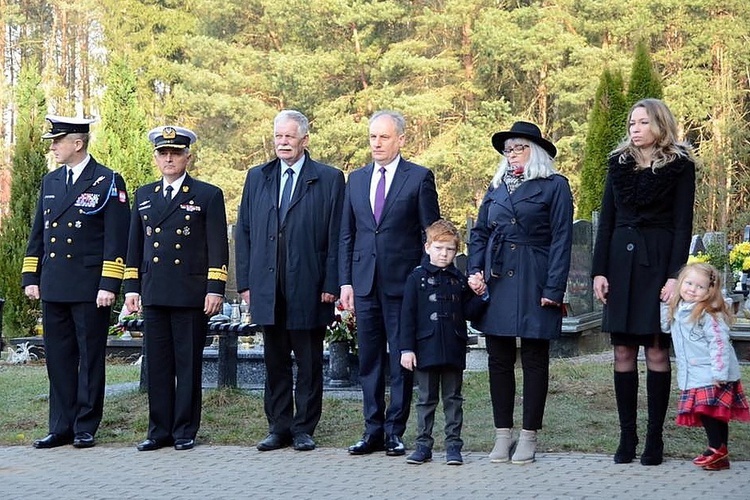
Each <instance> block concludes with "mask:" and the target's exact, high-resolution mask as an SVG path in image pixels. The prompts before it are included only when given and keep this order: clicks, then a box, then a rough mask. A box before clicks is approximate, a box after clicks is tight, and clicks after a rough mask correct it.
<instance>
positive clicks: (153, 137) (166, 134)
mask: <svg viewBox="0 0 750 500" xmlns="http://www.w3.org/2000/svg"><path fill="white" fill-rule="evenodd" d="M196 139H197V137H196V136H195V132H193V131H192V130H189V129H186V128H182V127H173V126H171V125H165V126H163V127H156V128H155V129H153V130H151V131H150V132H149V133H148V140H149V141H151V142H152V143H153V145H154V149H161V148H174V149H185V148H187V147H190V145H191V144H193V143H194V142H195V141H196Z"/></svg>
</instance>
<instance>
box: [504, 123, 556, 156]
mask: <svg viewBox="0 0 750 500" xmlns="http://www.w3.org/2000/svg"><path fill="white" fill-rule="evenodd" d="M516 138H521V139H528V140H529V141H531V142H533V143H534V144H537V145H538V146H540V147H541V148H542V149H544V150H545V151H546V152H547V153H549V155H550V156H551V157H552V158H554V157H555V156H557V148H556V147H555V145H554V144H552V143H551V142H549V141H548V140H547V139H545V138H544V137H542V131H541V130H539V127H537V126H536V125H534V124H533V123H529V122H516V123H514V124H513V126H512V127H510V130H506V131H504V132H497V133H496V134H495V135H493V136H492V146H494V148H495V149H496V150H497V152H498V153H500V154H503V149H504V148H505V141H507V140H508V139H516Z"/></svg>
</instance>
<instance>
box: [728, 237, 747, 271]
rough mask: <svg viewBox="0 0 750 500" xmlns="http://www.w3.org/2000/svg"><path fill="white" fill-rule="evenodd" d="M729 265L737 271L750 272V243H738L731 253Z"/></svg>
mask: <svg viewBox="0 0 750 500" xmlns="http://www.w3.org/2000/svg"><path fill="white" fill-rule="evenodd" d="M729 265H731V266H732V269H734V270H735V271H747V270H750V242H748V241H743V242H742V243H737V244H736V245H735V246H734V247H732V250H731V251H730V252H729Z"/></svg>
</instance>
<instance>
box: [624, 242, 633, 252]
mask: <svg viewBox="0 0 750 500" xmlns="http://www.w3.org/2000/svg"><path fill="white" fill-rule="evenodd" d="M634 248H635V245H633V244H632V243H628V245H627V246H626V247H625V250H627V251H628V252H632V251H633V249H634Z"/></svg>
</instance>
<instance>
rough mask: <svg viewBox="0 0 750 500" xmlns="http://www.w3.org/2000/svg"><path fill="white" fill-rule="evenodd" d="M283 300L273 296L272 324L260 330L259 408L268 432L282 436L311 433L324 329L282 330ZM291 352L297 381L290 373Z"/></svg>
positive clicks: (317, 411)
mask: <svg viewBox="0 0 750 500" xmlns="http://www.w3.org/2000/svg"><path fill="white" fill-rule="evenodd" d="M285 315H286V301H285V300H284V298H283V296H282V295H281V294H277V296H276V312H275V321H276V324H275V325H266V326H264V327H263V355H264V358H265V365H266V385H265V392H264V394H263V408H264V410H265V413H266V419H267V420H268V427H269V432H272V433H274V434H281V435H284V436H289V435H294V434H298V433H301V432H304V433H306V434H309V435H311V436H312V435H313V434H314V433H315V428H316V427H317V425H318V422H319V421H320V415H321V413H322V411H323V338H324V337H325V327H319V328H312V329H307V330H288V329H287V328H286V317H285ZM292 353H294V363H296V365H297V380H296V383H295V381H294V374H293V371H292Z"/></svg>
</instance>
